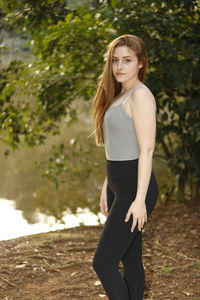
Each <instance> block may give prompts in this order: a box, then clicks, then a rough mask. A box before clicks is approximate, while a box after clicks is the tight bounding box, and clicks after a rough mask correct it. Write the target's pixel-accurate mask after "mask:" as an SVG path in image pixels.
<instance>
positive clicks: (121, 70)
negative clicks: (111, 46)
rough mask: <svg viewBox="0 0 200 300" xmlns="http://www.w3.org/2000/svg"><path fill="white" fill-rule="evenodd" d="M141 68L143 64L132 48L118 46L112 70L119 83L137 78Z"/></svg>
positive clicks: (114, 54)
mask: <svg viewBox="0 0 200 300" xmlns="http://www.w3.org/2000/svg"><path fill="white" fill-rule="evenodd" d="M141 67H142V64H141V63H138V58H137V56H136V54H135V52H134V51H133V50H132V49H131V48H129V47H127V46H117V47H116V48H115V50H114V53H113V57H112V70H113V75H114V77H115V79H116V80H117V81H118V82H125V81H127V80H129V79H133V78H137V75H138V72H139V69H140V68H141Z"/></svg>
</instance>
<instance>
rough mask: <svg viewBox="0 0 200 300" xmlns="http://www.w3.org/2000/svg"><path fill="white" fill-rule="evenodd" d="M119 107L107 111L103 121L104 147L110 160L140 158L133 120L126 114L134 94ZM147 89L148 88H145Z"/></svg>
mask: <svg viewBox="0 0 200 300" xmlns="http://www.w3.org/2000/svg"><path fill="white" fill-rule="evenodd" d="M139 87H145V86H137V87H135V88H133V89H132V90H131V91H130V92H129V94H128V95H127V96H126V97H125V99H124V100H123V101H122V102H121V103H120V104H118V105H115V106H113V107H110V108H108V109H107V110H106V112H105V115H104V120H103V124H102V127H103V134H104V147H105V153H106V158H107V159H108V160H131V159H137V158H139V154H140V150H139V145H138V141H137V137H136V132H135V127H134V122H133V119H132V118H131V117H130V116H129V115H128V114H127V113H126V112H125V110H124V107H123V105H124V103H125V102H126V100H127V99H128V97H129V96H130V95H131V94H132V92H133V91H134V90H135V89H136V88H139ZM145 88H147V87H145Z"/></svg>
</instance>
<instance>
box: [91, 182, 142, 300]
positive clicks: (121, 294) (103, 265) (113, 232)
mask: <svg viewBox="0 0 200 300" xmlns="http://www.w3.org/2000/svg"><path fill="white" fill-rule="evenodd" d="M117 186H118V187H119V190H120V191H121V193H120V191H118V192H117V195H116V194H115V195H114V193H112V191H111V189H110V187H109V186H108V187H107V195H108V196H109V200H108V204H109V205H108V206H109V207H110V203H111V202H112V200H113V203H112V205H111V207H110V211H109V215H108V217H107V220H106V222H105V224H104V228H103V231H102V234H101V237H100V239H99V243H98V246H97V249H96V252H95V255H94V258H93V268H94V270H95V271H96V273H97V275H98V277H99V279H100V280H101V283H102V285H103V287H104V290H105V291H106V293H107V295H108V297H109V299H110V300H130V299H131V298H130V294H129V289H128V286H127V282H126V281H125V280H124V278H123V277H122V276H121V274H120V272H119V269H118V266H119V262H120V260H121V259H122V257H123V256H124V254H125V253H126V251H127V249H128V248H129V247H130V245H131V243H132V241H133V240H134V239H135V237H136V235H137V234H138V232H139V231H138V227H137V226H136V227H135V229H134V231H133V232H131V225H132V217H130V219H129V221H128V222H125V221H124V220H125V216H126V213H127V211H128V209H129V207H130V205H131V202H132V201H133V199H132V197H130V189H131V187H132V186H133V182H132V181H130V180H126V179H125V180H124V179H123V180H119V181H118V183H117ZM126 191H127V192H126ZM132 267H133V268H134V266H132Z"/></svg>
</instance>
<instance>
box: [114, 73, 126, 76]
mask: <svg viewBox="0 0 200 300" xmlns="http://www.w3.org/2000/svg"><path fill="white" fill-rule="evenodd" d="M116 75H117V76H121V75H125V73H116Z"/></svg>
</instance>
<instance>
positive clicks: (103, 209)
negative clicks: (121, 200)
mask: <svg viewBox="0 0 200 300" xmlns="http://www.w3.org/2000/svg"><path fill="white" fill-rule="evenodd" d="M99 206H100V209H101V213H102V214H103V215H104V216H105V217H107V215H108V206H107V203H106V202H104V201H102V202H100V203H99Z"/></svg>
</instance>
